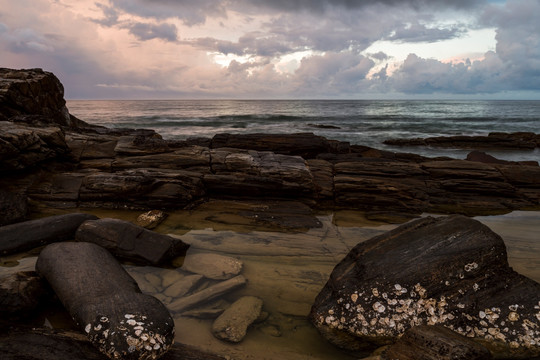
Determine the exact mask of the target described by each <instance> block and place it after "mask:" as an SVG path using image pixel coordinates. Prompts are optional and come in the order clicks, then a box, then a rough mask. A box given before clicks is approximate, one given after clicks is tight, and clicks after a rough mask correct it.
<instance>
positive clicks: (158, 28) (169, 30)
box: [123, 23, 178, 42]
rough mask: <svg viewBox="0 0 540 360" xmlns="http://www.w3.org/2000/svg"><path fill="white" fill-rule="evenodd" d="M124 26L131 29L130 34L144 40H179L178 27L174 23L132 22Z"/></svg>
mask: <svg viewBox="0 0 540 360" xmlns="http://www.w3.org/2000/svg"><path fill="white" fill-rule="evenodd" d="M123 27H126V28H127V29H129V33H130V34H132V35H134V36H135V37H136V38H137V39H139V40H142V41H146V40H152V39H161V40H165V41H172V42H174V41H176V40H178V29H177V28H176V26H175V25H174V24H158V25H155V24H147V23H130V24H127V25H123Z"/></svg>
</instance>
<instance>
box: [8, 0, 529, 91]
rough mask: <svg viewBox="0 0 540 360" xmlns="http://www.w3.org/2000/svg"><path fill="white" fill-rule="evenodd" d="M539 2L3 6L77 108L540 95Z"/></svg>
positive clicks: (66, 0) (106, 0) (141, 0)
mask: <svg viewBox="0 0 540 360" xmlns="http://www.w3.org/2000/svg"><path fill="white" fill-rule="evenodd" d="M539 17H540V0H297V1H294V0H197V1H193V0H17V1H13V0H0V67H8V68H17V69H19V68H42V69H44V70H46V71H51V72H53V73H54V74H55V75H56V76H57V77H58V78H59V79H60V80H61V81H62V83H63V84H64V88H65V95H66V98H67V99H198V98H225V99H234V98H238V99H304V98H310V99H394V98H405V99H409V98H410V99H414V98H444V99H452V98H459V99H468V98H471V99H476V98H478V99H540V21H538V18H539Z"/></svg>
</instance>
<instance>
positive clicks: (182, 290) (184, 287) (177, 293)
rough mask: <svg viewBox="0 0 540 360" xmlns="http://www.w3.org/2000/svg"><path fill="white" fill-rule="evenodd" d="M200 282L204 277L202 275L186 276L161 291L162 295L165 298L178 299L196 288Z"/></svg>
mask: <svg viewBox="0 0 540 360" xmlns="http://www.w3.org/2000/svg"><path fill="white" fill-rule="evenodd" d="M202 281H204V277H203V276H202V275H187V276H184V277H183V278H182V279H181V280H178V281H176V282H175V283H174V284H172V285H170V286H169V287H167V288H166V289H165V290H164V291H163V294H164V295H165V296H169V297H173V298H179V297H182V296H184V295H186V294H187V293H189V292H191V291H192V290H193V289H195V288H197V286H199V285H200V284H201V283H202Z"/></svg>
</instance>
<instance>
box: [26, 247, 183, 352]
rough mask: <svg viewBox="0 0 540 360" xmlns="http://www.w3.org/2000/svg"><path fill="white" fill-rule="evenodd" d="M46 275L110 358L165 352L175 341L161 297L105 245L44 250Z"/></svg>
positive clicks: (41, 262)
mask: <svg viewBox="0 0 540 360" xmlns="http://www.w3.org/2000/svg"><path fill="white" fill-rule="evenodd" d="M36 271H37V272H38V273H39V274H40V276H42V277H44V278H45V279H46V280H47V281H48V282H49V284H50V285H51V287H52V289H53V290H54V292H55V293H56V295H57V296H58V298H59V300H60V301H61V302H62V304H63V305H64V307H65V308H66V310H67V311H68V312H69V314H70V315H71V317H72V318H73V319H74V321H75V323H76V324H77V325H78V326H79V328H80V329H81V330H82V331H83V332H84V334H86V336H87V337H88V338H89V339H90V341H91V342H92V344H93V345H94V346H95V347H96V348H98V349H99V351H101V352H102V353H103V354H105V355H107V356H108V357H109V358H111V359H117V358H122V359H150V358H158V357H160V356H162V355H163V354H164V353H165V352H166V351H167V350H168V349H169V348H170V346H171V345H172V343H173V341H174V321H173V319H172V317H171V315H170V314H169V312H168V310H167V309H166V308H165V306H164V305H163V304H162V303H161V302H159V301H158V300H157V299H156V298H154V297H152V296H149V295H144V294H142V293H141V291H140V290H139V287H138V286H137V283H136V282H135V280H133V278H132V277H130V276H129V275H128V273H127V272H126V271H125V270H124V269H123V268H122V266H120V264H119V263H118V262H117V261H116V259H114V258H113V257H112V255H111V254H110V253H109V252H108V251H107V250H105V249H103V248H101V247H99V246H97V245H95V244H91V243H83V242H80V243H73V242H67V243H58V244H51V245H49V246H47V247H46V248H45V249H43V251H42V252H41V254H40V256H39V258H38V261H37V264H36Z"/></svg>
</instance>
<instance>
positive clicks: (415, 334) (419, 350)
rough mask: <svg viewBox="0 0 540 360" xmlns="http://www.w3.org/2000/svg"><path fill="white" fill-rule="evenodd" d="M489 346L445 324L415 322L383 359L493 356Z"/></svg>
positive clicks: (446, 359) (479, 358) (479, 359)
mask: <svg viewBox="0 0 540 360" xmlns="http://www.w3.org/2000/svg"><path fill="white" fill-rule="evenodd" d="M492 358H493V357H492V356H491V353H490V352H489V350H488V349H486V348H485V347H483V346H482V345H480V344H479V343H476V342H474V341H473V340H471V339H469V338H467V337H465V336H463V335H459V334H458V333H456V332H454V331H452V330H450V329H448V328H445V327H443V326H440V325H438V326H427V325H421V326H415V327H413V328H411V329H409V330H407V331H406V332H405V334H403V336H402V337H401V338H400V339H399V340H398V341H397V342H396V343H395V344H394V345H392V346H391V347H390V348H389V349H388V350H386V351H385V352H384V355H383V359H384V360H391V359H399V360H418V359H422V360H490V359H492Z"/></svg>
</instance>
